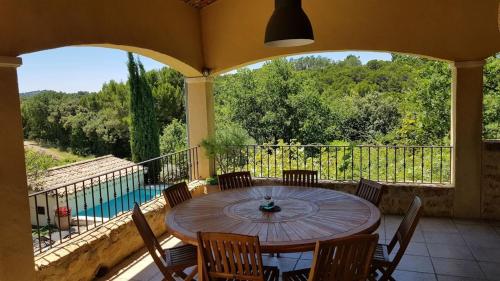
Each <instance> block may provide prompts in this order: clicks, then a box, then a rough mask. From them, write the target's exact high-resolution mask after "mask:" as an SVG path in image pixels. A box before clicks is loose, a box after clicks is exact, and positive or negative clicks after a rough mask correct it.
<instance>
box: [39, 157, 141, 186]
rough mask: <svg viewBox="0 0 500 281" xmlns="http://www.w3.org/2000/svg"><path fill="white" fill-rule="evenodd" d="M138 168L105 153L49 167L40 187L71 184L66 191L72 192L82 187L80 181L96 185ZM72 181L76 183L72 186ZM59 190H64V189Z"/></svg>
mask: <svg viewBox="0 0 500 281" xmlns="http://www.w3.org/2000/svg"><path fill="white" fill-rule="evenodd" d="M138 169H142V168H141V167H140V166H136V164H135V163H134V162H131V161H128V160H125V159H121V158H118V157H115V156H113V155H106V156H102V157H98V158H94V159H90V160H84V161H79V162H75V163H72V164H68V165H64V166H59V167H54V168H51V169H49V170H48V171H47V174H46V175H45V176H44V177H43V178H42V179H41V180H40V183H41V189H42V190H48V189H51V188H56V187H63V186H66V185H71V186H69V187H68V193H73V192H74V189H75V188H76V189H81V188H82V186H83V183H82V181H85V186H90V185H91V184H93V185H96V184H99V182H106V181H107V180H111V179H113V178H118V177H120V176H125V175H126V174H131V173H132V172H133V171H134V172H135V171H137V170H138ZM91 178H92V181H91V180H90V179H91ZM86 180H88V181H86ZM78 182H79V183H78ZM73 183H76V184H75V185H74V186H73V185H72V184H73ZM60 192H64V190H61V191H60Z"/></svg>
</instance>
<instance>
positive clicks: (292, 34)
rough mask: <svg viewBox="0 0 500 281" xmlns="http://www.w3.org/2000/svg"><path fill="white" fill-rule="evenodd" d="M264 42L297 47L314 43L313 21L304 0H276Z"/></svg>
mask: <svg viewBox="0 0 500 281" xmlns="http://www.w3.org/2000/svg"><path fill="white" fill-rule="evenodd" d="M264 43H265V44H266V46H269V47H297V46H303V45H308V44H312V43H314V34H313V29H312V26H311V21H309V18H308V17H307V15H306V13H305V12H304V10H302V0H275V7H274V13H273V15H272V16H271V19H270V20H269V22H268V23H267V28H266V38H265V41H264Z"/></svg>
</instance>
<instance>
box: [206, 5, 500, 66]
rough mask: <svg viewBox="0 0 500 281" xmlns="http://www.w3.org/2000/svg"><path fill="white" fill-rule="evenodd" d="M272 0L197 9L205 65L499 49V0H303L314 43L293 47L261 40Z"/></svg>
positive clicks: (481, 54)
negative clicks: (339, 54)
mask: <svg viewBox="0 0 500 281" xmlns="http://www.w3.org/2000/svg"><path fill="white" fill-rule="evenodd" d="M273 2H274V1H271V0H252V1H247V0H218V1H217V2H215V3H214V4H212V5H210V6H208V7H207V8H205V9H203V10H202V12H201V15H202V31H203V45H204V54H205V61H206V65H207V67H209V68H212V69H214V70H215V72H220V71H224V70H228V69H231V68H234V67H235V66H238V65H242V64H247V63H249V62H254V61H258V60H262V59H264V58H269V57H273V56H280V55H285V54H294V53H307V52H316V51H331V50H373V51H394V52H402V53H411V54H419V55H423V56H429V57H434V58H440V59H444V60H450V61H469V60H477V59H483V58H486V57H488V56H490V55H492V54H494V53H495V52H498V51H500V33H499V30H498V23H497V19H498V0H480V1H471V0H439V1H436V0H405V1H402V0H383V1H380V0H304V1H303V5H304V10H305V11H306V13H307V14H308V15H309V18H310V19H311V22H312V25H313V28H314V32H315V37H316V43H314V44H312V45H310V46H306V47H299V48H269V47H265V46H264V44H263V40H264V31H265V27H266V23H267V21H268V19H269V17H270V16H271V14H272V10H273Z"/></svg>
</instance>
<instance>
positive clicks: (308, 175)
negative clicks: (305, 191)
mask: <svg viewBox="0 0 500 281" xmlns="http://www.w3.org/2000/svg"><path fill="white" fill-rule="evenodd" d="M317 183H318V171H310V170H283V184H284V185H291V186H308V187H311V186H314V185H315V184H317Z"/></svg>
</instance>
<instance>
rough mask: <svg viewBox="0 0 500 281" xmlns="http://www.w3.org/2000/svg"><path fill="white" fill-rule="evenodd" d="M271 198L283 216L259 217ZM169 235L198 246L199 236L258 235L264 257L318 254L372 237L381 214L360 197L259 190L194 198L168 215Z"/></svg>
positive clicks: (332, 192) (280, 188) (291, 189)
mask: <svg viewBox="0 0 500 281" xmlns="http://www.w3.org/2000/svg"><path fill="white" fill-rule="evenodd" d="M266 195H271V196H272V198H273V200H274V202H275V204H276V205H278V206H280V207H281V211H280V212H276V213H266V212H261V211H259V205H260V204H261V203H262V202H263V201H264V196H266ZM165 221H166V226H167V229H168V231H169V232H170V233H171V234H172V235H174V236H175V237H177V238H179V239H181V240H183V241H184V242H186V243H190V244H193V245H197V240H196V232H197V231H207V232H226V233H237V234H245V235H259V240H260V244H261V248H262V251H263V252H267V253H281V252H299V251H310V250H314V246H315V243H316V241H317V240H329V239H334V238H340V237H346V236H350V235H354V234H360V233H372V232H373V231H375V230H376V229H377V227H378V225H379V223H380V211H379V210H378V208H377V207H376V206H375V205H373V204H372V203H370V202H368V201H366V200H363V199H361V198H358V197H356V196H353V195H350V194H347V193H343V192H339V191H335V190H330V189H323V188H307V187H290V186H257V187H248V188H241V189H235V190H229V191H224V192H217V193H212V194H208V195H206V196H202V197H197V198H193V199H191V200H188V201H186V202H184V203H182V204H180V205H177V206H176V207H175V208H173V209H171V210H169V211H168V212H167V215H166V219H165Z"/></svg>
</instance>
